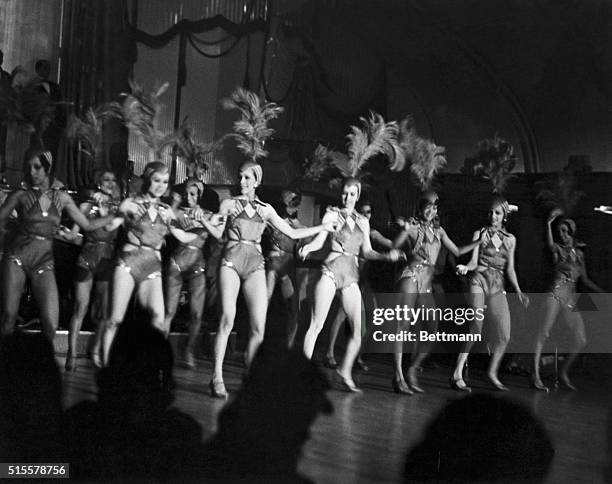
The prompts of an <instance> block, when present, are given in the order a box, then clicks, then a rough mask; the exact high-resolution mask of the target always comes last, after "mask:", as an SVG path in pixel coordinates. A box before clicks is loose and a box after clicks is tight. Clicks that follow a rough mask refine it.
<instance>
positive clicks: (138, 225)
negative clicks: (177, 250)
mask: <svg viewBox="0 0 612 484" xmlns="http://www.w3.org/2000/svg"><path fill="white" fill-rule="evenodd" d="M148 207H149V204H148V203H145V208H146V210H145V213H144V215H143V216H142V217H140V218H138V219H137V218H135V217H126V219H125V221H126V227H127V229H128V241H129V242H130V244H133V245H138V246H145V247H150V248H152V249H158V248H159V246H160V245H161V244H162V242H163V240H164V237H165V236H166V235H167V234H168V232H169V229H168V225H167V224H166V223H165V222H164V221H163V220H162V218H161V215H159V213H158V214H156V217H155V220H151V216H150V215H149V210H148ZM157 207H162V208H165V209H168V210H170V206H169V205H166V204H165V203H159V204H158V205H157ZM134 239H135V240H137V241H138V243H134Z"/></svg>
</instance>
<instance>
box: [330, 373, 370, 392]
mask: <svg viewBox="0 0 612 484" xmlns="http://www.w3.org/2000/svg"><path fill="white" fill-rule="evenodd" d="M336 375H338V378H340V381H339V382H338V383H339V384H340V387H342V389H343V390H344V391H347V392H351V393H363V390H362V389H361V388H359V387H358V386H357V385H355V382H353V381H349V380H347V379H346V378H345V377H344V375H342V373H340V372H339V371H338V370H336Z"/></svg>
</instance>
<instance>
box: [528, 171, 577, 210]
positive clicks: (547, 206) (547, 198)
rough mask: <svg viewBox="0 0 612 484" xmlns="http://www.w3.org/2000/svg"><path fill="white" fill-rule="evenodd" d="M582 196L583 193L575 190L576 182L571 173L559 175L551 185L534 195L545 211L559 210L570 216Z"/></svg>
mask: <svg viewBox="0 0 612 484" xmlns="http://www.w3.org/2000/svg"><path fill="white" fill-rule="evenodd" d="M584 196H585V193H584V192H583V191H582V190H578V189H577V188H576V180H575V178H574V176H573V175H572V173H569V172H565V173H561V174H559V177H558V178H557V179H556V180H555V181H554V182H553V183H550V184H548V186H545V187H543V188H541V189H540V190H539V191H538V193H537V195H536V200H537V201H538V202H539V203H540V204H541V205H542V207H543V208H544V210H546V211H549V210H551V209H553V208H560V209H561V210H562V211H563V213H565V214H570V213H572V211H573V209H574V207H575V206H576V204H577V203H578V201H579V200H580V199H581V198H582V197H584Z"/></svg>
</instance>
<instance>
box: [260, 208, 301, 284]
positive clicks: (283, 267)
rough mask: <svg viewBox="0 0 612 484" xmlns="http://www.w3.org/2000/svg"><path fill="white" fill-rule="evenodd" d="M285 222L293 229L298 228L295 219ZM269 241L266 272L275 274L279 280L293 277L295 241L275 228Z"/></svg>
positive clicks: (287, 219)
mask: <svg viewBox="0 0 612 484" xmlns="http://www.w3.org/2000/svg"><path fill="white" fill-rule="evenodd" d="M285 222H287V223H288V224H289V225H290V226H291V227H293V228H298V226H297V223H296V219H292V218H289V217H287V218H285ZM270 241H271V244H272V247H271V249H270V252H269V253H268V258H267V261H266V267H267V269H268V271H273V272H276V274H278V277H279V278H281V277H284V276H287V275H289V276H291V275H293V274H294V272H295V257H294V253H295V246H296V241H295V240H293V239H292V238H291V237H287V236H286V235H285V234H283V233H282V232H281V231H280V230H278V229H275V228H273V229H272V230H271V232H270Z"/></svg>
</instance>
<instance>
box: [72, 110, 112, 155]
mask: <svg viewBox="0 0 612 484" xmlns="http://www.w3.org/2000/svg"><path fill="white" fill-rule="evenodd" d="M110 115H111V114H110V112H109V108H108V106H107V105H103V106H99V107H97V108H95V109H94V108H89V109H88V110H87V111H86V112H85V115H84V116H83V118H79V117H78V116H76V115H75V114H71V115H70V117H69V118H68V124H67V126H66V137H67V138H68V139H72V140H76V141H78V142H79V150H80V151H82V152H83V153H85V154H86V155H88V156H89V157H91V158H92V159H93V160H94V162H96V163H98V161H99V157H100V155H101V154H102V147H103V142H104V132H103V127H104V121H105V120H106V118H108V117H109V116H110Z"/></svg>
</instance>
